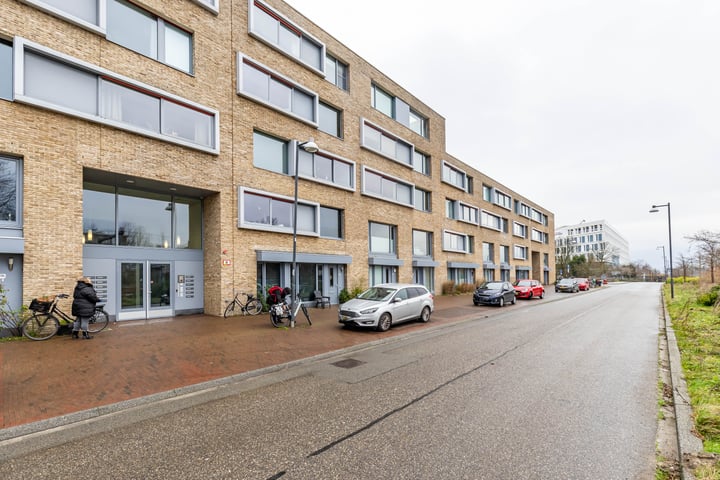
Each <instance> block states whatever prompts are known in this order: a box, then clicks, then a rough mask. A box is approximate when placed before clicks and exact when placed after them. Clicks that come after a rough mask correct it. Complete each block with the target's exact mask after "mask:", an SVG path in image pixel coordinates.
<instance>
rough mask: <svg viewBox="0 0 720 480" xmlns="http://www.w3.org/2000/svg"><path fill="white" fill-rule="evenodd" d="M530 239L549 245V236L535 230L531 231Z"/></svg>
mask: <svg viewBox="0 0 720 480" xmlns="http://www.w3.org/2000/svg"><path fill="white" fill-rule="evenodd" d="M530 239H531V240H532V241H534V242H539V243H548V234H547V233H545V232H542V231H540V230H536V229H534V228H533V229H532V230H531V231H530Z"/></svg>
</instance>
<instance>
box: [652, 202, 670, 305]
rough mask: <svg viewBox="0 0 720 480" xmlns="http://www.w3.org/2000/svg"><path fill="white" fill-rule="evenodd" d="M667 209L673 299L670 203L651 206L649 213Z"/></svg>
mask: <svg viewBox="0 0 720 480" xmlns="http://www.w3.org/2000/svg"><path fill="white" fill-rule="evenodd" d="M661 207H662V208H665V207H667V212H668V246H669V247H670V298H675V280H674V279H673V255H672V226H671V225H672V224H671V222H670V202H668V203H663V204H661V205H653V206H652V208H651V209H650V213H657V212H659V211H660V210H658V208H661Z"/></svg>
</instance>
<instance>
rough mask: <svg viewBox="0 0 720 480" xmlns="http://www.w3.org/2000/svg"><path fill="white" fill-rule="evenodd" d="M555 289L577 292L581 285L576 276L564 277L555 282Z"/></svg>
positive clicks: (557, 290)
mask: <svg viewBox="0 0 720 480" xmlns="http://www.w3.org/2000/svg"><path fill="white" fill-rule="evenodd" d="M555 291H556V292H570V293H577V292H579V291H580V287H579V286H578V282H577V280H575V279H574V278H563V279H562V280H560V281H559V282H557V283H556V284H555Z"/></svg>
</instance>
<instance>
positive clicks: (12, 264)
mask: <svg viewBox="0 0 720 480" xmlns="http://www.w3.org/2000/svg"><path fill="white" fill-rule="evenodd" d="M13 267H15V257H8V270H10V271H11V272H12V269H13Z"/></svg>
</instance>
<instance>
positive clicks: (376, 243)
mask: <svg viewBox="0 0 720 480" xmlns="http://www.w3.org/2000/svg"><path fill="white" fill-rule="evenodd" d="M396 236H397V227H396V226H395V225H386V224H384V223H375V222H370V253H379V254H386V255H395V254H397V250H396Z"/></svg>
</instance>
